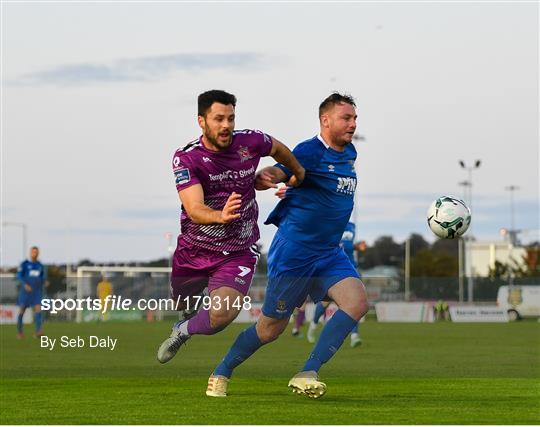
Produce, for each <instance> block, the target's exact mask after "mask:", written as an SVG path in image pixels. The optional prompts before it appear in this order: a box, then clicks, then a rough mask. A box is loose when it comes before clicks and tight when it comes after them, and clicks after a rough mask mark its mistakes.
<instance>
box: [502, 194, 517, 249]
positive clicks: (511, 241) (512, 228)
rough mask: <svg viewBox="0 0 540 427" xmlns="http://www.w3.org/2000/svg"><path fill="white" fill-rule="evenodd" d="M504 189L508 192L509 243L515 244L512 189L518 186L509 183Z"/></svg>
mask: <svg viewBox="0 0 540 427" xmlns="http://www.w3.org/2000/svg"><path fill="white" fill-rule="evenodd" d="M504 189H505V190H506V191H509V192H510V243H512V245H514V246H515V245H516V244H517V233H516V224H515V220H514V218H515V216H514V191H516V190H519V187H518V186H517V185H509V186H508V187H505V188H504Z"/></svg>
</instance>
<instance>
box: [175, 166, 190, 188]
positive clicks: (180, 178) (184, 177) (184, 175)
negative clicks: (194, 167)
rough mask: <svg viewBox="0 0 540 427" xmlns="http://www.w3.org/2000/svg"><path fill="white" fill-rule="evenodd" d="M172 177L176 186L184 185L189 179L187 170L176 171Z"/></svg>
mask: <svg viewBox="0 0 540 427" xmlns="http://www.w3.org/2000/svg"><path fill="white" fill-rule="evenodd" d="M174 176H175V177H176V185H181V184H185V183H187V182H189V180H190V179H191V176H190V175H189V170H188V169H178V170H177V171H175V172H174Z"/></svg>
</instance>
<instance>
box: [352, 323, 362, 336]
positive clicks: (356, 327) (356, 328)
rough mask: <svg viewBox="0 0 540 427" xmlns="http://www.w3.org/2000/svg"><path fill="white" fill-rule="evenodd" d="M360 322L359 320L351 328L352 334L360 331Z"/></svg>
mask: <svg viewBox="0 0 540 427" xmlns="http://www.w3.org/2000/svg"><path fill="white" fill-rule="evenodd" d="M359 324H360V322H358V323H357V324H356V325H354V326H353V328H352V329H351V334H357V333H358V325H359Z"/></svg>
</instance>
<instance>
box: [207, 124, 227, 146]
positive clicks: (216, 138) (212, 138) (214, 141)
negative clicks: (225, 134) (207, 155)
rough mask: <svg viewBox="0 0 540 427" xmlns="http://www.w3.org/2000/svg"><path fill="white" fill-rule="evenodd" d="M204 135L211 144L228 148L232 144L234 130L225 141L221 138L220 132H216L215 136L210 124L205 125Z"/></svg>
mask: <svg viewBox="0 0 540 427" xmlns="http://www.w3.org/2000/svg"><path fill="white" fill-rule="evenodd" d="M204 137H205V138H206V140H207V141H208V142H209V143H210V144H212V145H213V146H214V147H216V148H217V149H218V150H224V149H225V148H228V147H229V146H230V145H231V144H232V132H229V138H227V140H225V141H224V140H222V139H220V138H219V133H216V135H215V136H214V135H212V131H211V130H210V128H209V127H208V125H205V126H204Z"/></svg>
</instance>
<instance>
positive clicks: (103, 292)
mask: <svg viewBox="0 0 540 427" xmlns="http://www.w3.org/2000/svg"><path fill="white" fill-rule="evenodd" d="M112 293H113V286H112V284H111V282H109V280H108V279H107V276H106V275H105V274H102V275H101V282H99V283H98V285H97V296H98V298H99V299H100V300H101V307H102V309H101V312H100V318H101V320H103V321H105V320H108V319H109V308H108V307H105V299H106V298H107V297H108V296H109V295H112Z"/></svg>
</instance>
